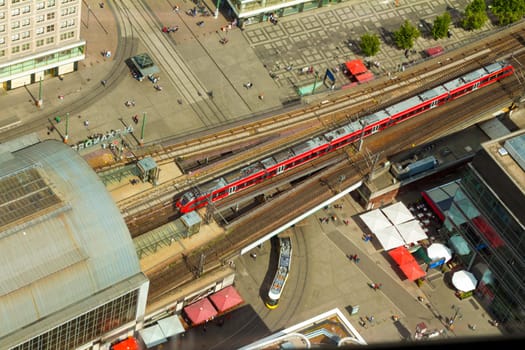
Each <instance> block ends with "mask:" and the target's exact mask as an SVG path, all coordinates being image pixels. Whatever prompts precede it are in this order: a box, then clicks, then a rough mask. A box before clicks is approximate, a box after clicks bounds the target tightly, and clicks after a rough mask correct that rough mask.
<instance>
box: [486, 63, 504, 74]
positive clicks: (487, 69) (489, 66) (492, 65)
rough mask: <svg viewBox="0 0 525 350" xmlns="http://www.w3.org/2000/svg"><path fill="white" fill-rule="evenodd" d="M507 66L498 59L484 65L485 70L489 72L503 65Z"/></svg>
mask: <svg viewBox="0 0 525 350" xmlns="http://www.w3.org/2000/svg"><path fill="white" fill-rule="evenodd" d="M505 66H507V62H504V61H499V62H494V63H491V64H489V65H488V66H485V70H486V71H487V72H489V73H494V72H496V71H498V70H500V69H502V68H503V67H505Z"/></svg>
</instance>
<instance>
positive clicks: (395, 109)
mask: <svg viewBox="0 0 525 350" xmlns="http://www.w3.org/2000/svg"><path fill="white" fill-rule="evenodd" d="M420 103H421V98H419V96H414V97H411V98H409V99H407V100H404V101H401V102H398V103H396V104H395V105H392V106H390V107H387V108H385V110H386V111H387V112H388V113H389V114H390V115H391V116H394V115H396V114H399V113H401V112H404V111H406V110H409V109H410V108H412V107H415V106H417V105H419V104H420Z"/></svg>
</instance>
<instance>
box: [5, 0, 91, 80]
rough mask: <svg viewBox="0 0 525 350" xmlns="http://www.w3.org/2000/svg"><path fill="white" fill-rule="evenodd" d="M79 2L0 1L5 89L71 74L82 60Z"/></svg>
mask: <svg viewBox="0 0 525 350" xmlns="http://www.w3.org/2000/svg"><path fill="white" fill-rule="evenodd" d="M81 7H82V0H0V83H2V88H3V89H4V90H10V89H14V88H17V87H21V86H24V85H27V84H32V83H35V82H38V81H40V80H41V79H42V80H44V79H46V78H47V77H55V76H59V75H62V74H66V73H70V72H73V71H75V70H76V69H77V64H78V61H80V60H83V59H84V58H85V54H84V52H85V46H86V42H85V41H84V40H81V39H80V25H81V17H80V15H81Z"/></svg>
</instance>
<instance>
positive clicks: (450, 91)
mask: <svg viewBox="0 0 525 350" xmlns="http://www.w3.org/2000/svg"><path fill="white" fill-rule="evenodd" d="M513 73H514V67H513V66H512V65H511V64H509V63H507V62H505V61H499V62H495V63H492V64H489V65H487V66H485V67H482V68H479V69H476V70H474V71H472V72H469V73H466V74H464V75H462V76H460V77H457V78H455V79H452V80H450V81H448V82H446V83H444V84H441V85H438V86H436V87H434V88H432V89H429V90H427V91H424V92H422V93H420V94H418V95H416V96H413V97H410V98H408V99H406V100H403V101H400V102H398V103H395V104H393V105H391V106H389V107H386V108H385V109H383V110H379V111H377V112H375V113H373V114H370V115H366V116H363V117H361V118H360V119H359V120H357V121H352V122H349V123H347V124H345V125H342V126H340V127H338V128H336V129H334V130H331V131H328V132H325V133H324V134H322V135H318V136H315V137H313V138H311V139H309V140H306V141H302V142H300V143H298V144H297V145H294V146H292V147H290V148H288V149H285V150H282V151H279V152H277V153H275V154H273V155H271V156H269V157H266V158H264V159H262V160H258V161H255V162H254V163H252V164H250V165H248V166H245V167H243V168H241V169H239V170H234V171H232V172H230V173H229V174H227V175H225V176H223V177H221V178H219V179H215V180H212V181H210V182H207V183H205V184H203V185H199V187H198V188H193V189H192V190H191V191H189V192H187V193H185V194H183V195H182V197H181V198H180V199H179V200H178V201H177V203H176V205H177V207H178V208H179V211H180V212H181V213H188V212H190V211H193V210H195V209H198V208H201V207H203V206H205V205H207V204H208V203H209V202H210V201H212V202H215V201H218V200H220V199H222V198H224V197H227V196H229V195H232V194H234V193H236V192H239V191H241V190H243V189H245V188H248V187H250V186H253V185H255V184H258V183H260V182H262V181H264V180H267V179H269V178H272V177H274V176H277V175H279V174H282V173H283V172H285V171H287V170H290V169H292V168H294V167H297V166H299V165H302V164H304V163H307V162H309V161H311V160H313V159H316V158H319V157H322V156H323V155H325V154H327V153H329V152H332V151H334V150H336V149H339V148H342V147H345V146H347V145H349V144H351V143H354V142H356V141H358V140H359V139H361V138H364V137H367V136H370V135H373V134H375V133H377V132H380V131H382V130H384V129H386V128H389V127H391V126H393V125H396V124H399V123H401V122H403V121H405V120H408V119H410V118H413V117H416V116H418V115H420V114H421V113H424V112H426V111H428V110H430V109H433V108H436V107H438V106H441V105H443V104H445V103H447V102H448V101H450V100H454V99H456V98H459V97H461V96H464V95H466V94H468V93H470V92H472V91H475V90H477V89H479V88H482V87H485V86H487V85H489V84H492V83H494V82H497V81H499V80H501V79H503V78H505V77H508V76H509V75H511V74H513Z"/></svg>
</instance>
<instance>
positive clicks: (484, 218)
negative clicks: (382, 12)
mask: <svg viewBox="0 0 525 350" xmlns="http://www.w3.org/2000/svg"><path fill="white" fill-rule="evenodd" d="M459 185H460V188H459V189H458V191H457V193H456V195H455V196H454V201H453V203H452V205H451V207H450V209H449V212H448V213H447V216H446V219H445V223H444V224H445V227H446V228H447V230H448V232H449V234H450V236H452V235H454V234H460V235H461V236H462V237H463V238H464V239H465V240H466V241H467V242H468V244H469V246H470V248H471V252H470V253H469V254H466V255H457V258H458V259H459V260H460V261H461V262H462V263H463V265H464V266H465V267H466V268H467V269H468V270H470V271H472V272H474V273H475V275H476V277H478V279H479V284H478V287H477V289H476V296H477V297H478V299H479V300H480V302H482V303H483V304H484V305H485V307H487V309H488V310H490V312H491V313H492V314H493V316H494V317H495V318H496V319H498V320H499V321H500V322H501V323H502V324H503V325H505V327H506V329H507V330H508V331H509V332H511V333H520V334H522V333H523V332H524V331H525V294H524V293H522V292H519V291H523V289H524V288H525V279H524V276H525V258H524V255H523V253H522V252H523V248H524V241H525V232H524V230H523V227H522V226H521V225H520V223H519V222H517V221H516V220H515V218H514V217H513V215H512V214H511V213H510V212H509V211H508V210H507V208H506V207H505V206H504V205H503V204H502V203H501V201H500V200H499V199H498V197H497V195H495V194H494V193H493V192H492V191H491V189H490V187H489V186H487V184H486V183H485V182H484V181H483V180H482V179H481V177H480V176H479V174H478V173H477V172H476V171H475V169H474V168H472V167H470V168H468V169H467V170H466V171H465V173H464V174H463V176H462V179H461V181H460V182H459Z"/></svg>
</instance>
